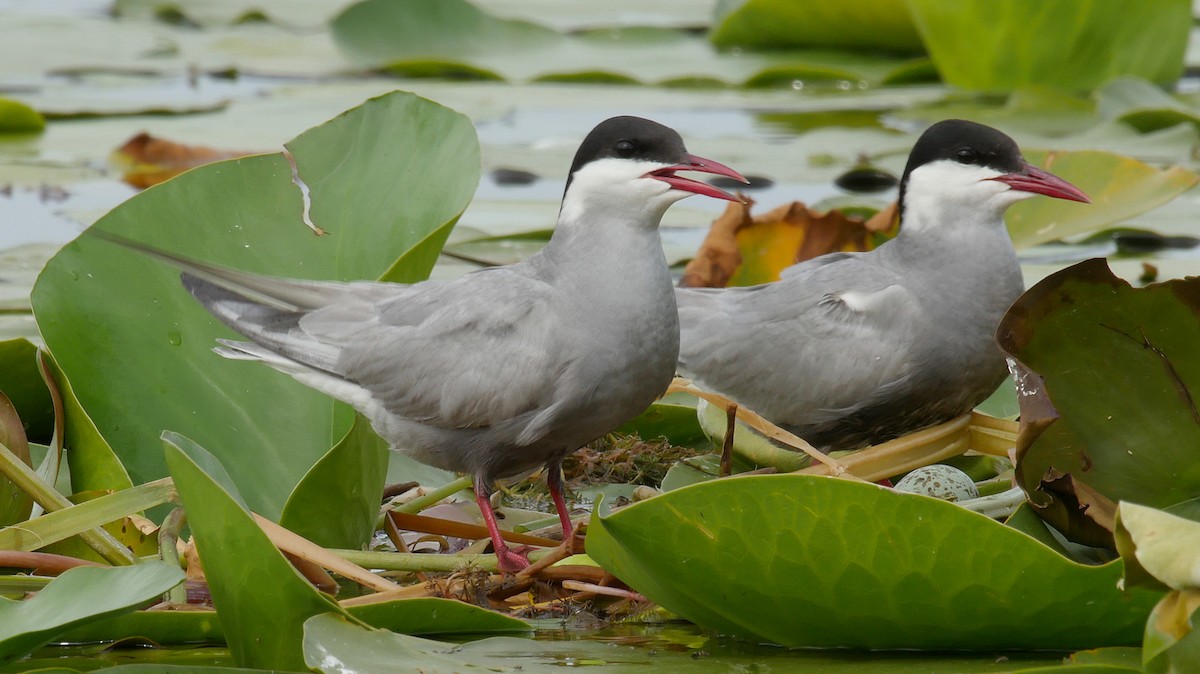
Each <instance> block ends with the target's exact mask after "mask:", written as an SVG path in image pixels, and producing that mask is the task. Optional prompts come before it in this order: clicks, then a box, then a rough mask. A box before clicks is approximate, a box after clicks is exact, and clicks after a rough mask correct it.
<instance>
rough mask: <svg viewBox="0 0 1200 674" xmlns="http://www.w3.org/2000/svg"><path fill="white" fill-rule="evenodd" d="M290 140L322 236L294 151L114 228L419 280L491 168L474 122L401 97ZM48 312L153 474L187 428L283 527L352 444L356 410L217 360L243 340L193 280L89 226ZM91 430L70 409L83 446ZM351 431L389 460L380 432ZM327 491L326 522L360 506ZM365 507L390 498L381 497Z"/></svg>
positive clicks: (183, 189) (175, 242)
mask: <svg viewBox="0 0 1200 674" xmlns="http://www.w3.org/2000/svg"><path fill="white" fill-rule="evenodd" d="M362 138H370V139H371V142H370V143H363V142H361V140H360V139H362ZM287 147H288V148H289V149H290V151H291V154H292V156H293V157H294V159H295V164H296V168H297V171H298V173H299V177H300V178H301V179H302V180H303V181H304V183H305V184H306V185H307V187H308V189H309V191H310V194H311V217H312V220H313V222H314V223H316V224H317V225H320V226H322V227H324V228H325V229H326V230H328V231H329V232H330V235H329V236H323V237H317V236H314V235H313V233H312V231H311V230H310V229H309V228H308V227H306V226H305V223H304V221H303V220H302V209H303V203H302V197H301V192H300V190H299V189H297V187H296V185H294V184H293V183H292V180H291V175H292V168H291V166H289V164H288V161H287V160H286V158H285V157H283V156H282V155H279V154H275V155H261V156H255V157H248V158H245V159H240V160H229V161H225V162H219V163H216V164H210V165H207V166H203V167H200V168H198V169H195V170H192V171H190V172H188V173H187V174H186V175H183V176H180V177H179V178H177V179H175V180H172V181H169V182H168V183H165V184H163V185H160V186H158V187H155V188H154V189H150V190H146V191H145V192H143V193H141V194H139V195H137V196H136V197H134V198H133V199H131V200H129V201H128V202H126V203H124V204H122V205H121V206H119V207H118V208H116V209H114V210H113V211H112V212H111V213H110V214H109V215H108V216H106V217H105V218H103V219H102V220H101V221H100V222H99V223H97V227H100V228H102V229H105V230H107V231H112V232H115V233H118V234H121V235H124V236H126V237H130V238H133V239H136V240H138V241H142V242H144V243H147V244H150V245H153V246H157V247H160V248H163V249H166V250H173V251H178V252H180V253H181V254H183V255H185V256H189V257H193V258H198V259H202V260H205V261H209V262H213V263H217V264H222V265H226V266H231V267H235V268H242V269H247V270H250V271H254V272H259V273H267V274H275V275H280V276H292V277H302V278H318V279H342V280H349V279H352V278H371V277H377V276H383V277H385V278H388V279H390V280H396V281H412V280H416V279H420V278H424V277H425V275H426V274H427V273H428V270H429V268H430V267H432V264H433V262H434V260H436V256H437V251H438V250H439V249H440V247H441V244H442V242H443V241H444V240H445V237H446V235H447V234H448V232H449V230H450V228H451V227H452V225H453V223H454V222H455V220H456V219H457V218H458V215H459V214H460V213H461V212H462V210H463V209H464V208H465V206H466V204H467V202H468V200H469V199H470V195H471V193H472V190H473V189H474V186H475V183H476V182H477V180H478V176H479V171H480V166H479V154H478V144H477V141H476V139H475V134H474V130H473V129H472V128H471V124H470V121H469V120H468V119H467V118H466V117H464V116H462V115H460V114H458V113H456V112H453V111H451V110H448V109H446V108H443V107H441V106H439V105H436V104H434V103H431V102H429V101H426V100H424V99H421V98H418V97H416V96H413V95H412V94H407V93H401V92H397V93H393V94H388V95H385V96H382V97H380V98H376V99H373V100H371V101H368V102H367V103H365V104H363V105H361V106H359V107H358V108H355V109H353V110H351V111H349V112H347V113H345V114H343V115H341V116H339V117H337V118H335V119H334V120H332V121H330V122H328V123H326V124H323V125H321V126H319V127H317V128H314V129H312V130H310V131H308V132H305V133H304V134H302V135H300V136H299V137H297V138H296V139H295V140H293V141H291V142H290V143H288V144H287ZM378 148H390V150H389V151H379V150H378ZM401 148H402V149H403V151H400V149H401ZM397 185H402V186H403V188H402V189H397V188H396V186H397ZM33 305H34V310H35V313H36V315H37V318H38V324H39V327H40V328H41V330H42V334H43V336H44V337H45V340H46V343H47V345H48V347H49V348H50V350H51V352H52V353H53V354H54V356H55V358H56V360H57V361H58V363H59V365H60V366H61V368H62V371H63V373H64V374H65V375H66V381H67V382H68V383H69V384H70V385H71V387H72V389H73V390H74V391H75V392H76V394H77V395H78V396H79V402H80V404H81V407H82V409H83V410H86V414H87V415H88V416H89V417H90V418H91V419H92V420H93V421H94V422H95V426H96V428H97V429H99V432H100V433H101V434H102V436H103V438H105V439H107V440H108V441H110V442H111V443H112V446H113V447H116V448H119V450H120V452H121V462H122V463H124V465H125V466H126V467H127V468H128V470H129V472H130V474H131V475H132V476H133V478H134V479H135V480H137V481H144V480H147V479H153V478H155V477H159V476H161V475H163V474H164V473H165V465H164V464H163V460H162V454H161V448H160V447H156V445H157V444H158V441H157V436H158V435H159V433H160V432H161V431H162V429H164V428H170V429H176V430H180V431H186V432H187V433H189V434H192V435H194V436H196V437H197V438H198V441H199V442H202V443H203V444H204V445H205V446H206V447H212V448H213V451H214V452H216V453H217V454H218V455H219V456H220V457H221V460H222V462H223V463H224V464H226V465H227V466H228V468H229V469H230V473H231V474H233V475H234V476H235V481H236V482H237V483H238V484H239V485H240V486H241V487H242V493H243V494H245V495H246V499H247V502H248V503H249V505H250V506H251V507H252V508H254V509H255V510H256V511H258V512H261V513H262V514H263V515H265V516H268V517H271V518H278V517H279V516H280V513H281V512H282V509H283V506H284V503H285V501H286V499H287V498H288V496H289V495H290V494H291V492H292V490H293V488H294V487H295V486H296V484H297V483H299V482H300V480H301V479H302V478H303V477H304V475H305V474H307V472H308V470H309V469H310V467H311V466H312V465H313V464H315V463H316V462H317V461H318V460H319V459H320V458H321V457H322V456H324V455H325V454H326V453H327V452H328V451H329V448H330V447H331V446H332V445H333V444H335V443H336V442H339V441H340V440H341V439H342V438H345V437H347V434H348V431H349V429H350V426H351V423H352V421H353V416H352V415H351V414H349V413H347V410H346V409H345V408H341V407H340V406H335V404H334V403H333V402H332V401H331V400H330V399H329V398H328V397H326V396H324V395H322V394H320V393H318V392H316V391H314V390H312V389H310V388H308V387H306V386H304V385H302V384H300V383H298V382H296V381H294V380H293V379H291V378H290V377H288V376H286V375H283V374H281V373H277V372H275V371H273V370H270V369H269V368H265V367H263V366H261V365H255V364H249V363H241V362H233V361H229V360H225V359H222V358H220V357H217V356H215V355H214V354H213V353H212V351H211V349H212V347H213V345H214V339H215V338H217V337H231V336H234V334H233V333H232V332H231V331H229V330H227V329H225V328H224V327H222V326H220V325H218V324H217V322H216V321H215V320H214V319H213V318H212V317H211V316H209V314H208V312H206V311H205V310H204V309H203V308H202V307H201V306H200V305H199V304H198V303H197V302H195V300H193V299H192V298H191V296H190V295H188V293H187V292H186V291H185V290H184V289H183V288H182V287H181V285H180V283H179V273H178V271H177V270H175V269H172V268H170V267H167V266H165V265H163V264H161V263H158V262H156V261H154V260H151V259H149V258H147V257H146V256H144V255H140V254H136V253H133V252H130V251H125V250H122V249H119V248H116V247H114V246H113V245H112V244H110V243H107V242H104V241H100V240H98V239H97V238H94V237H90V236H88V235H87V234H85V235H84V236H82V237H81V238H79V239H77V240H76V241H74V242H72V243H71V244H68V245H67V246H66V247H65V248H64V249H63V250H62V251H61V252H60V253H59V254H58V255H57V256H55V258H54V259H53V260H51V261H50V263H49V264H48V265H47V268H46V270H45V271H44V272H43V273H42V275H41V277H40V278H39V280H38V284H37V286H36V287H35V288H34V293H33ZM80 325H87V326H88V329H87V330H81V329H80V327H79V326H80ZM61 383H63V381H62V380H60V384H61ZM150 392H152V393H153V395H150V394H149V393H150ZM337 409H340V410H341V411H340V412H338V411H335V410H337ZM80 428H81V427H80V426H79V425H78V424H72V422H71V413H70V412H68V429H67V440H68V445H69V446H70V447H72V448H74V446H75V445H76V444H77V443H78V442H80V433H81V430H80ZM352 437H355V438H357V439H359V440H363V441H364V442H366V443H367V444H369V445H370V450H369V451H375V445H374V442H375V440H374V439H370V440H367V439H366V438H365V436H362V435H355V436H352ZM363 451H368V450H366V449H364V450H363ZM362 465H363V466H364V467H365V466H367V463H363V464H362ZM71 467H72V475H73V476H75V474H76V470H75V464H74V463H72V466H71ZM338 479H340V480H342V483H343V484H345V483H347V482H348V481H351V480H352V479H353V478H351V477H349V476H341V477H339V478H338ZM363 479H364V480H365V479H366V478H365V477H364V478H363ZM310 497H311V498H316V499H320V500H321V501H322V502H323V503H324V504H325V506H324V509H325V511H326V512H335V511H338V510H340V509H341V508H343V507H344V506H345V498H346V496H345V495H343V494H338V493H335V492H333V491H331V490H326V491H325V492H317V493H311V495H310ZM357 497H359V498H362V499H364V500H369V501H371V502H372V505H373V506H374V505H378V501H376V500H375V498H376V497H377V496H376V495H371V496H370V497H369V498H368V496H367V495H365V494H361V493H360V494H359V495H358V496H357ZM312 505H313V507H320V506H319V504H312ZM335 526H337V525H335Z"/></svg>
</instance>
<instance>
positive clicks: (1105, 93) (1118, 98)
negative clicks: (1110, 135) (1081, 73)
mask: <svg viewBox="0 0 1200 674" xmlns="http://www.w3.org/2000/svg"><path fill="white" fill-rule="evenodd" d="M1096 101H1097V107H1098V108H1099V112H1100V116H1101V117H1104V118H1105V119H1116V120H1119V121H1122V122H1124V123H1126V124H1128V125H1130V126H1132V127H1133V128H1135V129H1137V130H1138V131H1140V132H1142V133H1149V132H1152V131H1158V130H1160V129H1167V128H1170V127H1172V126H1175V125H1177V124H1183V123H1188V124H1192V125H1194V126H1197V127H1200V111H1197V110H1195V109H1193V108H1191V107H1189V106H1187V105H1185V104H1184V103H1183V102H1181V101H1179V100H1178V99H1175V98H1172V97H1171V96H1170V95H1169V94H1167V92H1165V91H1163V90H1162V88H1161V87H1158V86H1156V85H1154V84H1151V83H1150V82H1147V81H1146V80H1142V79H1137V78H1133V77H1122V78H1119V79H1116V80H1114V81H1112V82H1109V83H1108V84H1107V85H1105V86H1104V88H1103V89H1101V90H1099V91H1097V92H1096Z"/></svg>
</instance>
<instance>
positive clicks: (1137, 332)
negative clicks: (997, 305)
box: [997, 260, 1200, 545]
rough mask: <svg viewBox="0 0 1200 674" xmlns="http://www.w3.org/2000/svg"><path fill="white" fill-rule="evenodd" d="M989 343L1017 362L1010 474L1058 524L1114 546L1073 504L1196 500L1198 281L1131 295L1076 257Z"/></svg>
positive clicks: (1100, 265)
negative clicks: (1017, 421) (1016, 426)
mask: <svg viewBox="0 0 1200 674" xmlns="http://www.w3.org/2000/svg"><path fill="white" fill-rule="evenodd" d="M997 339H998V341H999V342H1000V345H1001V347H1002V348H1003V349H1004V350H1005V352H1006V353H1007V354H1008V355H1009V356H1010V357H1011V358H1012V359H1014V360H1015V361H1017V366H1018V370H1017V375H1016V376H1017V390H1018V393H1019V396H1020V403H1021V434H1020V437H1019V438H1018V441H1017V465H1016V479H1017V482H1018V484H1020V485H1021V486H1022V488H1024V489H1025V491H1026V493H1027V494H1029V497H1030V500H1031V501H1032V502H1033V504H1034V505H1036V506H1038V508H1039V512H1040V514H1041V515H1042V516H1043V517H1044V518H1046V519H1047V520H1048V521H1049V522H1050V523H1051V524H1053V525H1054V526H1055V527H1056V528H1058V529H1059V530H1060V531H1063V532H1064V533H1067V535H1068V536H1071V537H1073V538H1075V539H1076V540H1079V541H1080V542H1085V543H1089V544H1092V545H1097V544H1105V545H1111V540H1110V537H1109V533H1108V531H1107V529H1106V528H1103V527H1099V526H1097V525H1096V523H1095V522H1094V521H1093V520H1092V519H1089V518H1088V517H1087V515H1086V513H1083V512H1080V510H1079V509H1078V508H1079V505H1080V504H1082V503H1085V502H1088V501H1095V499H1094V498H1093V497H1092V496H1091V495H1090V494H1091V493H1092V492H1095V493H1098V494H1100V495H1102V496H1103V497H1104V498H1106V499H1107V500H1110V501H1134V502H1137V503H1143V504H1146V505H1149V506H1152V507H1158V508H1163V507H1167V506H1171V505H1174V504H1177V503H1181V502H1183V501H1187V500H1190V499H1193V498H1195V497H1196V496H1197V495H1200V463H1198V462H1197V461H1196V460H1195V448H1196V447H1197V446H1200V411H1197V401H1196V397H1195V396H1196V394H1195V393H1193V392H1194V391H1200V352H1198V351H1197V350H1196V348H1195V347H1196V344H1197V343H1200V279H1197V278H1190V279H1184V280H1174V281H1168V282H1166V283H1159V284H1154V285H1150V286H1147V287H1145V288H1132V287H1130V285H1129V284H1128V283H1126V282H1125V281H1124V280H1122V279H1120V278H1118V277H1116V276H1115V275H1113V273H1112V272H1111V271H1110V270H1109V268H1108V266H1107V265H1106V264H1105V262H1104V261H1103V260H1089V261H1087V262H1081V263H1079V264H1077V265H1074V266H1072V267H1069V268H1067V269H1065V270H1063V271H1060V272H1058V273H1056V274H1053V275H1051V276H1049V277H1047V278H1046V279H1045V280H1043V281H1042V282H1040V283H1038V284H1037V285H1035V286H1034V287H1033V288H1031V289H1030V290H1029V291H1027V292H1026V293H1025V294H1024V295H1022V296H1021V297H1020V298H1019V299H1018V300H1017V301H1016V303H1015V304H1014V305H1013V306H1012V308H1011V309H1010V310H1009V312H1008V314H1007V315H1006V316H1005V317H1004V320H1003V321H1002V323H1001V325H1000V328H999V329H998V331H997ZM1064 475H1069V476H1071V481H1070V483H1065V482H1062V481H1060V480H1059V478H1061V477H1062V476H1064ZM1050 483H1056V484H1058V485H1065V489H1063V488H1051V487H1050V486H1048V484H1050ZM1072 485H1074V486H1075V487H1077V486H1079V485H1084V486H1085V487H1086V489H1085V490H1080V489H1078V488H1074V487H1072ZM1064 496H1067V497H1066V498H1064Z"/></svg>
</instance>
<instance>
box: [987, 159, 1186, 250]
mask: <svg viewBox="0 0 1200 674" xmlns="http://www.w3.org/2000/svg"><path fill="white" fill-rule="evenodd" d="M1025 157H1026V159H1028V160H1029V161H1030V162H1031V163H1033V164H1035V165H1037V166H1041V167H1042V168H1044V169H1047V170H1049V171H1052V172H1053V173H1054V174H1055V175H1058V176H1061V177H1062V178H1064V179H1066V180H1068V181H1070V182H1071V183H1073V184H1074V185H1076V186H1077V187H1079V189H1081V190H1083V191H1084V193H1085V194H1087V195H1088V196H1089V197H1090V198H1091V199H1092V203H1091V204H1079V203H1075V202H1069V201H1064V200H1062V199H1041V198H1039V199H1030V200H1029V201H1026V202H1024V203H1019V204H1017V205H1015V206H1013V207H1012V208H1010V209H1009V210H1008V214H1007V217H1006V218H1005V221H1006V223H1007V224H1008V232H1009V234H1010V235H1011V236H1012V240H1013V245H1015V246H1016V247H1017V248H1027V247H1030V246H1035V245H1037V244H1040V243H1046V242H1048V241H1055V240H1057V239H1063V238H1067V237H1071V236H1076V235H1079V234H1087V233H1091V232H1098V231H1101V230H1104V229H1108V228H1111V227H1113V226H1115V225H1117V224H1118V223H1121V222H1124V221H1126V220H1129V219H1130V218H1133V217H1135V216H1137V215H1141V214H1142V213H1145V212H1146V211H1149V210H1151V209H1153V208H1157V207H1158V206H1161V205H1163V204H1165V203H1167V202H1169V201H1171V200H1172V199H1174V198H1176V197H1178V196H1179V195H1181V194H1183V193H1184V192H1186V191H1188V190H1190V189H1191V188H1193V187H1195V186H1196V183H1197V182H1200V176H1197V175H1196V174H1195V173H1193V172H1191V171H1189V170H1187V169H1185V168H1182V167H1179V166H1174V167H1171V168H1169V169H1165V170H1162V169H1157V168H1154V167H1153V166H1150V165H1148V164H1146V163H1144V162H1141V161H1138V160H1136V159H1133V158H1132V157H1124V156H1121V155H1118V154H1112V153H1110V152H1100V151H1096V150H1081V151H1076V152H1049V153H1047V152H1026V153H1025Z"/></svg>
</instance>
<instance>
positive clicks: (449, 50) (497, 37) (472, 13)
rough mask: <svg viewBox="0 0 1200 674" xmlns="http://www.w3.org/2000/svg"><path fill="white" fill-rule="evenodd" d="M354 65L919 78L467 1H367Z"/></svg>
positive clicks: (408, 71)
mask: <svg viewBox="0 0 1200 674" xmlns="http://www.w3.org/2000/svg"><path fill="white" fill-rule="evenodd" d="M331 30H332V34H333V39H334V40H335V41H336V43H337V45H338V46H339V47H340V48H341V49H342V50H343V52H344V53H345V54H346V55H347V56H348V57H349V58H350V59H351V60H352V61H354V62H355V63H358V64H359V65H361V66H364V67H370V68H382V69H385V70H387V71H391V72H398V73H402V74H404V75H406V76H409V77H412V76H419V75H421V74H422V73H425V74H430V73H432V74H434V75H435V76H445V75H447V74H451V75H453V76H455V77H469V78H473V79H480V78H482V79H492V78H494V77H503V78H505V79H508V80H518V81H553V82H606V83H610V84H611V83H617V82H620V83H646V84H648V83H654V82H669V83H671V84H672V85H676V86H678V85H680V84H683V83H693V84H694V83H698V82H704V83H708V84H712V83H717V82H719V83H723V84H725V85H727V86H729V85H741V84H744V83H745V84H748V85H751V86H757V85H762V83H763V82H764V81H766V82H767V83H768V84H774V85H786V86H787V87H788V88H791V86H792V85H793V82H795V81H796V80H798V79H800V80H804V79H810V78H811V79H817V80H828V79H834V80H838V81H839V83H840V82H841V81H852V82H857V81H864V82H876V83H877V82H881V81H884V80H887V79H888V78H899V79H904V78H905V77H907V76H909V75H911V73H912V72H913V64H912V63H910V62H909V61H908V60H907V59H905V58H900V57H892V56H884V55H869V54H860V53H855V52H837V53H834V52H829V51H805V52H793V53H756V54H721V53H718V52H717V51H716V50H715V49H714V48H713V47H712V46H711V45H710V44H709V43H708V42H707V41H705V40H704V39H703V38H702V37H699V36H696V35H693V34H691V33H689V32H687V31H682V30H678V29H674V28H659V27H645V26H633V27H628V26H626V27H620V28H611V29H605V30H602V31H584V32H581V33H578V34H570V35H568V34H564V33H560V32H558V31H556V30H553V29H551V28H547V27H546V26H543V25H541V24H538V23H533V22H530V21H523V20H514V19H501V18H497V17H495V16H492V15H490V14H487V13H485V12H483V11H481V10H480V9H478V8H477V7H475V6H474V5H472V4H470V3H468V2H466V0H439V2H437V3H427V2H421V1H420V0H364V1H363V2H360V3H358V4H356V5H353V6H351V7H349V8H347V9H346V10H345V11H344V12H342V13H341V14H340V15H339V16H338V17H337V18H336V19H335V20H334V21H333V23H332V24H331Z"/></svg>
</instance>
